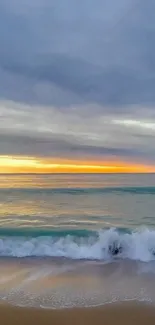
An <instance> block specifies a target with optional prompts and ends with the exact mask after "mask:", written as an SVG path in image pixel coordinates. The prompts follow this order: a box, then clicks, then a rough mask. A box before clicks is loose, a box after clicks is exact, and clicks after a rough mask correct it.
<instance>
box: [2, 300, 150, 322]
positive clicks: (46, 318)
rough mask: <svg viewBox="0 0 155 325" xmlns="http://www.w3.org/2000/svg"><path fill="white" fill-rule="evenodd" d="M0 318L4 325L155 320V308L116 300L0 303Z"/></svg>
mask: <svg viewBox="0 0 155 325" xmlns="http://www.w3.org/2000/svg"><path fill="white" fill-rule="evenodd" d="M0 322H1V324H4V325H17V324H18V322H20V324H22V325H28V324H29V325H34V324H37V325H49V324H54V325H61V324H62V325H69V324H74V325H87V324H89V325H94V324H98V325H99V324H102V325H103V324H106V325H112V324H119V325H124V324H126V325H131V324H132V325H134V324H135V325H138V324H141V325H143V324H149V325H151V324H152V325H153V324H155V308H154V307H151V306H146V305H137V304H135V305H133V304H126V303H123V304H119V305H115V304H113V305H107V306H103V307H94V308H82V309H61V310H46V309H41V308H40V309H35V308H29V309H28V308H22V307H12V306H8V305H1V306H0Z"/></svg>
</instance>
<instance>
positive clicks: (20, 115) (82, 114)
mask: <svg viewBox="0 0 155 325" xmlns="http://www.w3.org/2000/svg"><path fill="white" fill-rule="evenodd" d="M90 112H91V107H90V111H89V107H87V108H86V109H83V108H82V107H79V108H77V109H76V108H75V109H68V110H58V109H57V108H55V107H51V106H50V107H47V106H45V107H43V106H28V105H22V104H16V103H14V102H6V101H4V102H1V103H0V154H1V155H8V154H11V155H31V156H42V157H56V158H65V159H75V158H76V159H78V158H79V159H81V158H82V159H88V160H98V159H99V160H104V159H106V158H111V159H116V158H120V159H123V160H127V161H128V160H133V161H137V162H138V161H142V162H148V163H151V164H152V163H154V160H155V151H154V150H153V149H154V136H155V116H154V110H150V111H149V116H150V117H149V119H148V110H147V109H146V110H145V109H144V110H143V111H142V112H141V119H139V117H138V111H137V112H136V111H135V113H134V119H133V114H128V115H126V118H125V119H124V118H122V116H121V115H119V114H115V115H114V114H112V113H111V114H107V113H106V112H103V113H98V114H96V115H95V114H90ZM146 116H147V119H146Z"/></svg>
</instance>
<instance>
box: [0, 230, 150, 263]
mask: <svg viewBox="0 0 155 325" xmlns="http://www.w3.org/2000/svg"><path fill="white" fill-rule="evenodd" d="M113 245H116V246H118V247H121V251H120V252H119V253H118V254H117V256H115V257H117V258H129V259H132V260H140V261H145V262H147V261H151V260H154V259H155V255H154V254H155V231H154V230H149V229H143V230H141V231H135V232H132V233H130V234H129V233H123V232H122V233H120V232H118V231H117V230H116V229H109V230H102V231H100V232H99V233H98V236H96V237H95V236H92V235H91V236H90V237H75V236H70V235H67V236H65V237H59V238H55V237H38V238H29V239H25V238H24V237H18V238H14V237H5V238H1V239H0V256H14V257H26V256H49V257H50V256H51V257H66V258H72V259H93V260H96V259H97V260H106V261H107V260H109V259H111V258H113V256H112V254H111V253H110V251H109V247H110V246H113Z"/></svg>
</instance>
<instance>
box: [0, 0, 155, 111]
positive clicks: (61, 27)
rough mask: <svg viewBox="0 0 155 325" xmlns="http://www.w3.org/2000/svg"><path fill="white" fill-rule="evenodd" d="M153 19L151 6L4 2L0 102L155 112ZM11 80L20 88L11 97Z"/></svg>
mask: <svg viewBox="0 0 155 325" xmlns="http://www.w3.org/2000/svg"><path fill="white" fill-rule="evenodd" d="M154 12H155V2H154V1H153V0H150V1H148V2H146V1H144V0H141V1H138V0H137V1H135V2H133V1H131V0H130V1H129V0H128V1H126V2H125V4H124V1H122V0H119V1H117V3H116V2H115V1H114V0H110V1H101V0H97V1H88V0H85V1H83V2H80V1H75V0H72V1H71V0H66V1H65V2H63V1H60V2H57V1H56V0H53V1H48V0H45V1H34V0H33V1H31V2H30V1H22V2H20V1H19V0H18V1H17V0H16V1H15V0H13V1H11V0H7V1H6V0H5V1H4V0H2V1H1V4H0V44H1V51H0V67H1V69H2V71H3V73H2V77H3V76H4V75H5V78H4V79H5V85H0V95H1V97H5V98H7V99H14V98H17V100H18V99H19V100H21V98H22V99H23V101H25V102H29V101H34V102H41V103H43V102H44V103H50V104H54V105H58V106H62V105H63V106H66V105H69V104H77V103H78V104H79V103H80V102H83V103H92V102H94V103H99V104H100V105H110V106H120V105H127V104H128V105H129V104H144V103H149V104H154V102H155V92H154V83H155V46H154V44H155V20H154V14H153V13H154ZM2 77H1V83H0V84H3V80H2ZM10 78H14V83H16V80H17V84H18V86H19V87H18V88H16V87H15V86H14V93H13V94H12V87H11V85H10ZM21 78H22V83H21V85H20V81H19V80H20V79H21ZM7 83H8V84H7ZM29 84H31V88H32V90H31V91H29V88H30V87H29ZM40 85H41V87H39V86H40ZM9 86H10V87H9ZM37 87H39V88H40V91H37V89H36V88H37ZM40 92H41V93H40ZM62 92H63V93H62ZM15 93H16V95H15ZM59 94H61V95H62V96H59ZM60 97H61V99H60Z"/></svg>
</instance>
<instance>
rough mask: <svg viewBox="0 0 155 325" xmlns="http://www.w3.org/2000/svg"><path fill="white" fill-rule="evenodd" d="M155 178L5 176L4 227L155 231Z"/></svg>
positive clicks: (0, 196)
mask: <svg viewBox="0 0 155 325" xmlns="http://www.w3.org/2000/svg"><path fill="white" fill-rule="evenodd" d="M154 213H155V175H154V174H149V175H124V174H121V175H120V174H117V175H116V174H115V175H94V174H93V175H90V174H89V175H81V174H80V175H77V174H76V175H75V174H74V175H72V174H70V175H68V174H65V175H60V174H59V175H0V227H3V228H12V227H15V228H16V229H17V228H19V227H20V228H21V227H25V228H33V229H34V228H35V229H43V228H46V229H50V230H52V229H53V230H57V229H58V230H60V229H61V230H64V229H66V230H67V229H68V230H69V229H86V230H87V229H92V230H96V229H99V230H100V229H103V228H105V227H123V228H128V227H129V228H135V227H139V226H148V227H153V226H155V216H154Z"/></svg>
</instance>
